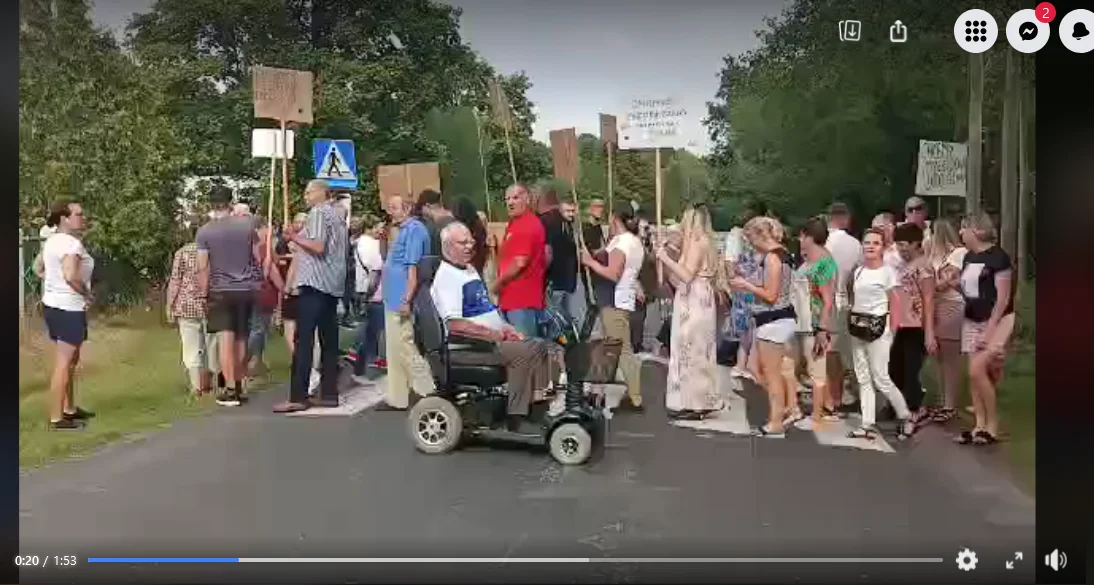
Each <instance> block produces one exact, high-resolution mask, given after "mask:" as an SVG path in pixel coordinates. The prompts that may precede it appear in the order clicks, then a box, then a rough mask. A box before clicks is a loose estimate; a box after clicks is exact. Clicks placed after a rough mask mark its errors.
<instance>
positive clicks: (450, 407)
mask: <svg viewBox="0 0 1094 585" xmlns="http://www.w3.org/2000/svg"><path fill="white" fill-rule="evenodd" d="M407 430H408V431H410V439H411V440H412V441H414V447H415V448H416V449H418V450H419V451H421V452H422V453H427V454H429V455H441V454H443V453H448V452H450V451H452V450H453V449H455V448H456V447H457V446H458V445H459V444H460V438H461V437H462V436H463V417H462V416H460V411H459V409H457V408H456V405H455V404H452V403H451V402H449V401H447V400H445V399H444V398H441V397H439V396H427V397H425V398H423V399H421V400H419V401H418V403H417V404H415V405H414V408H411V409H410V414H409V415H407Z"/></svg>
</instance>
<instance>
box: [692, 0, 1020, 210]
mask: <svg viewBox="0 0 1094 585" xmlns="http://www.w3.org/2000/svg"><path fill="white" fill-rule="evenodd" d="M887 8H888V6H887V5H885V4H884V3H878V2H869V1H867V0H849V1H840V2H835V1H834V0H797V1H796V2H795V3H794V4H793V5H792V6H791V7H789V8H788V9H787V10H786V12H785V13H784V14H783V17H782V18H781V19H778V20H775V19H772V20H771V21H769V22H768V23H767V26H768V30H765V31H762V32H760V33H759V37H760V39H761V43H762V44H761V46H760V47H759V48H758V49H756V50H754V51H751V52H749V53H746V54H745V55H743V56H740V57H733V56H728V57H726V58H725V65H724V68H723V70H722V72H721V77H720V79H721V84H720V88H719V90H718V93H717V95H716V96H715V99H714V101H712V102H710V103H709V104H708V118H707V120H706V124H707V128H708V130H709V132H710V136H711V139H712V140H713V142H714V144H715V149H714V152H713V153H712V155H711V157H710V163H711V174H712V177H713V187H712V189H713V192H714V196H715V198H717V199H719V200H722V201H726V200H734V201H735V203H734V204H733V206H739V203H740V201H741V200H744V199H748V198H753V197H754V198H759V199H762V200H764V201H766V202H767V203H768V204H769V205H771V206H772V207H773V208H775V209H777V210H779V211H780V212H782V215H783V216H784V217H785V219H787V220H791V221H793V220H797V219H802V218H804V217H805V216H808V215H811V214H814V213H817V212H819V211H821V210H822V209H823V207H824V206H825V205H826V204H828V203H830V202H831V201H833V200H834V199H841V200H843V201H846V202H847V203H848V204H850V205H852V206H853V207H854V208H856V211H857V212H858V216H859V217H864V216H866V215H867V214H872V213H874V212H875V211H877V210H878V209H883V208H893V209H899V206H900V205H902V203H903V200H904V199H905V198H907V197H908V196H910V195H911V194H912V193H913V191H914V187H915V160H916V154H917V151H918V144H919V140H920V139H928V140H948V141H964V140H965V138H966V136H965V134H966V129H965V127H966V124H965V121H966V119H967V115H968V95H967V86H968V81H967V74H966V64H967V62H968V58H969V57H968V54H967V53H965V52H964V51H962V50H961V49H960V48H959V47H958V46H957V45H956V44H955V43H954V41H953V35H952V33H951V31H952V30H953V19H954V18H955V16H956V15H957V14H960V12H961V11H963V10H964V9H965V8H964V7H952V5H951V4H945V3H941V2H937V1H932V2H921V3H919V4H915V5H906V6H902V8H901V13H900V14H899V15H896V14H895V13H894V12H893V11H892V10H889V9H887ZM1018 8H1020V7H1019V6H1018V5H1017V2H1013V1H1009V0H1008V1H1006V2H1000V3H996V4H994V5H992V6H991V7H990V10H992V12H993V13H994V14H995V16H996V19H997V20H998V21H999V22H1001V23H1005V22H1006V20H1007V18H1009V16H1010V15H1011V14H1012V13H1013V12H1014V11H1015V10H1017V9H1018ZM852 14H853V15H854V17H855V18H856V19H858V20H861V21H862V30H863V31H864V35H863V39H862V40H861V41H860V42H856V43H847V42H840V40H839V37H838V35H837V34H836V29H835V23H836V22H838V21H839V20H841V19H843V18H846V17H847V16H848V15H852ZM896 16H899V18H900V19H901V20H902V21H903V22H904V23H905V24H906V25H907V26H908V29H909V35H910V37H909V42H907V43H902V44H897V43H890V42H889V39H888V30H889V26H890V25H891V24H892V23H893V19H894V17H896ZM1003 50H1009V48H1007V47H1006V46H1005V45H1004V47H1003ZM987 59H988V64H987V66H986V69H987V72H988V73H987V76H988V79H987V81H986V95H987V96H988V98H987V101H986V102H985V123H986V125H992V124H994V125H995V126H997V125H998V123H997V121H998V118H999V112H1000V107H999V104H1000V96H999V95H998V94H1001V92H994V91H992V90H993V88H995V87H997V86H998V87H999V88H1000V89H1001V85H999V82H1000V80H1001V78H1000V73H1001V69H1000V65H1001V63H1002V54H1000V55H999V56H995V55H990V56H988V57H987ZM985 160H989V157H987V156H986V157H985ZM985 184H988V182H987V181H986V182H985Z"/></svg>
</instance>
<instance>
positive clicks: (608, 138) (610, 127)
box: [600, 114, 619, 146]
mask: <svg viewBox="0 0 1094 585" xmlns="http://www.w3.org/2000/svg"><path fill="white" fill-rule="evenodd" d="M600 143H601V144H605V145H608V144H610V145H612V146H618V145H619V129H618V127H617V123H616V120H615V116H613V115H611V114H600Z"/></svg>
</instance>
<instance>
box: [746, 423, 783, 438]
mask: <svg viewBox="0 0 1094 585" xmlns="http://www.w3.org/2000/svg"><path fill="white" fill-rule="evenodd" d="M753 436H756V437H762V438H764V439H784V438H786V430H785V429H784V430H781V431H778V432H775V431H772V430H770V429H768V428H767V425H761V426H759V427H756V432H755V433H753Z"/></svg>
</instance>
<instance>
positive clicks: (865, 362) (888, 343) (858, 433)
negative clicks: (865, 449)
mask: <svg viewBox="0 0 1094 585" xmlns="http://www.w3.org/2000/svg"><path fill="white" fill-rule="evenodd" d="M884 248H885V235H884V233H883V232H882V230H880V229H878V228H870V229H868V230H866V233H865V234H863V236H862V266H860V267H858V268H856V269H854V270H853V271H852V272H851V282H850V283H848V285H847V290H848V291H849V293H850V296H851V299H850V301H851V311H850V315H849V316H848V322H847V333H848V334H849V335H850V336H851V353H852V357H853V358H854V363H855V378H856V379H857V380H858V386H859V402H860V404H861V405H862V426H861V427H859V428H858V429H855V430H854V431H851V433H850V435H849V436H850V437H851V438H853V439H868V440H873V439H874V438H876V437H877V435H878V431H877V427H876V426H875V424H876V419H877V406H876V404H875V402H874V400H875V395H874V388H875V387H877V389H878V390H880V391H881V392H882V393H883V394H885V398H887V399H888V400H889V404H891V405H892V406H893V410H895V411H896V414H897V418H899V419H900V425H899V427H898V429H897V437H898V438H900V439H904V438H906V437H908V436H911V434H912V433H913V432H914V431H915V426H914V425H913V424H912V422H911V413H910V412H909V411H908V405H907V403H906V402H904V396H903V395H902V394H901V393H900V390H899V389H898V388H897V387H896V384H894V383H893V380H892V379H891V378H890V377H889V351H890V349H891V348H892V345H893V335H894V333H895V332H896V330H897V327H898V320H897V319H898V317H899V315H900V307H899V306H898V303H899V300H898V297H897V291H896V289H897V287H898V286H899V285H900V281H899V279H898V278H897V275H896V271H895V270H893V268H892V267H891V266H889V265H888V264H886V263H885V260H884V257H883V255H884Z"/></svg>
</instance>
